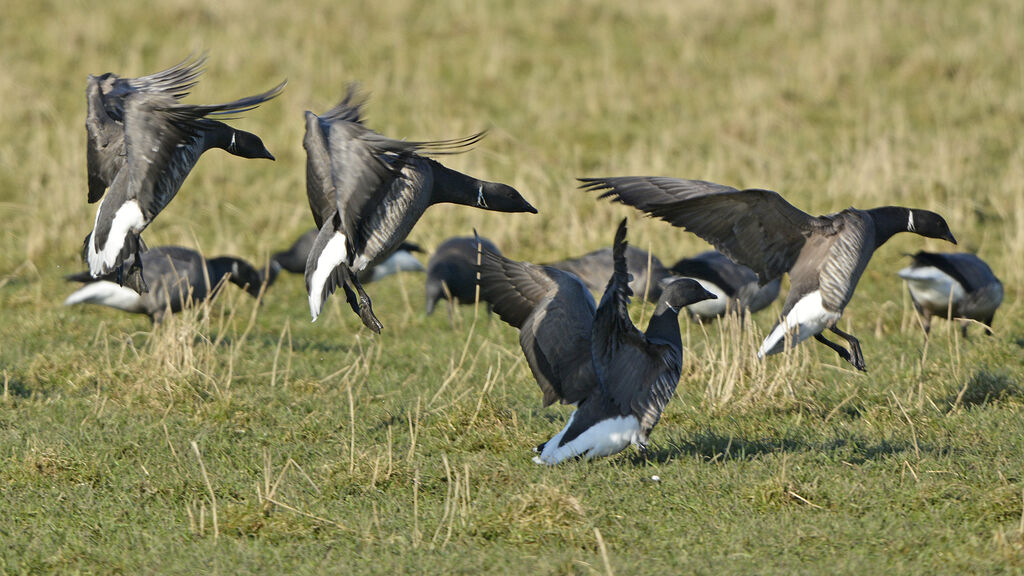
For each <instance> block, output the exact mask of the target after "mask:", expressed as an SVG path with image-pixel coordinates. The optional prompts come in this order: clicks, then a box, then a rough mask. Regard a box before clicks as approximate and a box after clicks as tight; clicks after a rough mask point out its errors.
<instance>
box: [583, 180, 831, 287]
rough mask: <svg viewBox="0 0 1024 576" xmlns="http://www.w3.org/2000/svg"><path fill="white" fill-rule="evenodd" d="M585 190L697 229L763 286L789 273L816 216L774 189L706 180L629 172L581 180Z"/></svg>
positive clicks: (683, 226) (687, 228)
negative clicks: (743, 188)
mask: <svg viewBox="0 0 1024 576" xmlns="http://www.w3.org/2000/svg"><path fill="white" fill-rule="evenodd" d="M580 181H581V182H583V185H582V188H584V189H586V190H592V191H600V192H602V194H601V196H600V197H601V198H606V197H611V198H612V199H613V200H615V201H618V202H622V203H623V204H628V205H630V206H633V207H635V208H637V209H639V210H641V211H643V212H646V213H647V214H649V215H651V216H657V217H659V218H661V219H662V220H665V221H666V222H669V223H671V224H672V225H673V226H678V227H681V228H684V229H686V230H689V231H690V232H693V233H694V234H696V235H697V236H700V237H701V238H703V239H704V240H706V241H707V242H710V243H711V244H712V245H714V246H715V248H717V249H718V250H719V251H720V252H722V253H723V254H725V255H726V256H728V257H729V258H731V259H733V261H735V262H738V263H740V264H743V265H744V266H747V267H748V268H750V269H752V270H754V272H756V273H757V275H758V277H759V278H760V282H761V283H762V284H764V283H767V282H768V281H770V280H772V279H774V278H778V277H779V276H781V275H782V274H784V273H785V272H786V271H788V270H789V269H790V268H791V267H792V265H793V263H794V262H795V261H796V258H797V256H798V255H799V254H800V249H801V248H802V247H803V243H804V238H805V235H806V234H807V233H809V231H810V230H812V229H813V228H814V227H815V226H816V223H817V219H816V218H815V217H813V216H811V215H809V214H807V213H805V212H803V211H801V210H799V209H797V208H796V207H794V206H793V205H792V204H790V203H789V202H787V201H786V200H785V199H783V198H782V196H780V195H779V194H778V193H776V192H772V191H770V190H758V189H750V190H737V189H735V188H732V187H729V186H722V185H720V184H714V183H711V182H704V181H702V180H682V179H677V178H661V177H643V176H635V177H634V176H627V177H621V178H580Z"/></svg>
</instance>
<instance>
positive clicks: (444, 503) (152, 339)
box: [0, 0, 1024, 574]
mask: <svg viewBox="0 0 1024 576" xmlns="http://www.w3.org/2000/svg"><path fill="white" fill-rule="evenodd" d="M382 4H383V5H382ZM1022 31H1024V8H1022V5H1021V4H1020V3H1019V2H1011V1H996V0H993V1H985V2H972V3H963V2H954V1H939V2H928V3H926V2H886V1H883V0H877V1H875V0H872V1H868V0H861V1H852V2H843V3H819V2H810V1H803V0H780V1H777V2H772V3H753V2H739V1H726V2H717V1H715V2H713V1H698V2H686V3H678V2H674V1H667V0H665V1H661V0H655V1H652V2H643V3H632V4H630V5H624V4H623V5H618V4H615V5H612V4H605V3H598V2H591V1H583V2H575V3H533V2H506V3H500V4H498V3H485V2H468V1H463V2H457V1H452V2H443V3H421V2H389V3H377V2H345V3H339V2H335V1H322V2H321V1H310V2H307V3H305V5H304V6H302V7H294V6H292V5H285V4H280V5H279V4H278V3H272V2H264V1H262V0H251V1H246V2H243V1H241V0H228V1H226V2H221V3H218V5H217V6H212V5H211V6H206V5H203V4H199V3H193V2H187V1H185V0H178V1H174V2H162V3H159V4H158V5H157V6H142V5H136V3H129V2H108V3H91V2H67V3H49V4H47V3H44V4H28V3H16V4H15V5H13V6H8V7H6V8H5V14H4V17H3V18H0V40H2V44H3V46H4V49H3V50H2V51H0V66H2V69H3V70H4V74H3V75H2V76H0V216H2V217H3V222H4V226H3V227H2V228H0V371H2V378H3V383H4V387H3V392H2V399H0V540H2V542H3V545H2V546H0V572H9V573H33V574H35V573H43V572H55V573H62V574H67V573H76V572H77V573H128V574H135V573H209V572H213V573H246V572H261V573H280V572H298V573H312V572H327V573H344V572H359V573H393V572H396V571H404V572H414V573H446V574H447V573H452V572H456V573H471V574H478V573H481V572H488V573H492V572H494V573H581V574H588V573H595V572H596V573H608V572H614V573H616V574H630V573H698V574H710V573H758V574H765V573H779V574H793V573H823V572H833V573H848V574H863V573H951V574H959V573H1020V572H1022V571H1024V477H1022V470H1024V419H1022V418H1021V408H1022V405H1024V383H1022V376H1024V366H1022V361H1021V358H1022V356H1024V350H1022V348H1024V310H1022V308H1021V306H1020V296H1021V286H1022V282H1024V268H1022V267H1021V265H1020V263H1021V262H1022V261H1024V145H1022V143H1021V139H1020V135H1021V134H1022V133H1024V67H1022V65H1021V60H1020V55H1021V54H1022V53H1024V32H1022ZM203 49H205V50H208V51H209V65H208V71H207V73H206V75H205V76H204V78H203V81H202V83H201V84H200V85H199V86H198V87H197V88H196V89H195V91H194V93H193V96H191V97H190V101H194V102H219V101H226V100H229V99H233V98H236V97H240V96H243V95H247V94H252V93H256V92H259V91H262V90H265V89H267V88H269V87H271V86H273V85H274V84H276V83H277V82H278V81H280V79H281V78H284V77H287V78H288V80H289V85H288V88H287V89H286V91H285V93H284V94H283V95H282V96H281V97H279V98H278V99H276V100H274V101H272V102H269V103H267V104H265V105H263V106H262V107H261V108H259V109H257V110H254V111H252V112H250V113H247V114H246V115H245V117H244V118H242V119H240V120H237V121H236V122H235V124H236V125H238V126H239V127H241V128H244V129H246V130H251V131H253V132H256V133H257V134H259V135H261V137H262V138H263V139H264V141H265V142H266V143H267V146H268V147H269V149H270V150H271V151H272V152H273V153H274V154H275V155H276V156H277V158H278V161H277V162H275V163H271V162H264V161H244V160H240V159H237V158H233V157H228V155H226V154H222V153H216V152H214V153H211V154H209V155H207V156H206V157H204V158H203V159H202V161H201V162H200V163H199V166H198V167H197V169H196V170H195V171H194V172H193V174H192V175H191V176H190V177H189V179H188V180H187V181H186V183H185V185H184V186H183V188H182V190H181V193H180V195H179V196H178V197H177V198H176V199H175V200H174V202H173V203H172V204H171V205H170V206H169V207H168V209H167V210H166V211H165V212H164V213H163V214H161V216H160V218H158V219H157V221H156V222H155V223H154V224H153V226H152V227H151V228H150V229H149V230H147V232H146V240H147V242H148V243H149V244H150V245H159V244H167V243H176V244H184V245H187V246H197V247H200V248H202V249H203V250H204V251H205V252H206V253H207V254H210V255H217V254H222V253H232V254H237V255H240V256H243V257H246V258H249V259H251V260H254V261H259V260H261V259H265V258H266V256H267V254H269V253H270V252H272V251H274V250H278V249H281V248H283V247H285V246H287V245H288V244H289V243H290V242H291V241H292V240H293V239H294V238H295V237H296V236H297V235H298V234H299V233H301V232H302V231H303V230H305V229H306V228H307V227H308V226H309V225H310V224H311V220H310V217H309V209H308V206H307V204H306V200H305V169H304V162H305V157H304V152H303V149H302V146H301V137H302V130H303V127H304V125H303V123H302V112H303V111H304V110H307V109H309V110H313V111H323V110H325V109H327V108H328V107H329V106H331V105H333V104H334V103H335V102H336V101H337V99H338V98H339V97H340V95H341V93H342V88H343V86H344V84H345V83H346V82H348V81H350V80H359V81H361V82H362V84H363V86H364V87H365V88H366V89H367V90H369V91H370V92H372V94H373V96H372V99H371V100H370V102H369V107H368V113H369V124H370V125H371V126H373V127H374V128H377V129H379V130H380V131H382V132H384V133H385V134H388V135H391V136H395V137H409V138H442V137H454V136H459V135H463V134H467V133H470V132H473V131H475V130H478V129H481V128H484V127H489V128H490V134H489V136H488V137H487V139H486V140H485V141H484V142H483V143H482V144H480V145H479V146H478V147H477V148H476V149H475V150H473V151H472V152H470V153H467V154H465V155H461V156H457V157H451V158H447V159H446V162H447V163H448V164H449V165H451V166H453V167H455V168H458V169H461V170H465V171H467V172H470V173H472V174H474V175H479V176H481V177H483V178H487V179H490V180H498V181H503V182H508V183H510V184H512V185H514V186H515V187H517V188H518V189H519V190H520V191H522V192H523V194H524V196H526V197H527V198H528V199H529V200H530V201H531V202H532V203H533V204H534V205H535V206H537V207H538V208H539V209H540V211H541V214H540V215H538V216H529V215H506V214H490V213H485V212H483V211H479V210H473V209H469V208H464V207H454V206H440V207H436V208H432V209H431V210H430V211H429V212H428V213H427V215H426V216H425V217H424V218H423V220H422V221H421V223H420V224H419V225H418V227H417V228H416V229H415V230H414V232H413V235H412V237H411V239H412V240H415V241H417V242H419V243H421V244H423V245H424V246H425V247H426V248H428V249H432V248H433V247H434V246H436V245H437V244H438V243H440V241H441V240H443V239H444V238H446V237H448V236H451V235H464V234H468V233H470V232H471V230H472V229H473V228H474V227H475V228H476V229H478V230H480V231H481V233H483V234H484V235H486V236H488V237H490V238H492V239H493V240H494V241H495V242H496V243H497V244H498V245H499V246H500V247H501V248H502V249H503V250H504V251H505V253H506V254H507V255H509V256H511V257H514V258H518V259H524V260H534V261H543V260H553V259H558V258H562V257H566V256H572V255H577V254H579V253H582V252H584V251H587V250H590V249H593V248H596V247H599V246H605V245H608V244H609V243H610V241H611V237H612V234H613V231H614V226H615V223H616V222H617V221H618V219H620V218H622V217H623V216H624V215H628V216H629V217H630V241H631V242H633V243H634V244H635V245H637V246H640V247H643V248H651V249H652V250H654V252H655V253H656V254H657V255H658V256H659V257H661V258H662V259H663V260H667V261H674V260H675V259H676V258H679V257H682V256H685V255H689V254H693V253H695V252H697V251H699V250H703V249H704V245H703V244H702V243H701V242H700V241H699V240H698V239H696V238H694V237H693V236H691V235H689V234H686V233H684V232H682V231H679V230H675V229H672V228H671V227H669V226H668V225H666V224H664V223H662V222H657V221H652V220H647V219H642V218H640V217H639V215H638V214H636V213H635V212H633V211H631V210H630V209H627V208H624V207H622V206H619V205H612V204H609V203H607V202H596V201H595V200H594V198H593V195H588V194H586V193H583V192H580V191H578V190H576V189H575V187H576V183H575V180H574V178H576V177H578V176H604V175H625V174H661V175H670V176H680V177H689V178H704V179H709V180H713V181H717V182H721V183H724V184H730V185H734V186H744V187H748V186H763V187H769V188H772V189H776V190H779V191H780V192H782V193H783V194H784V195H785V196H786V197H787V198H789V199H790V200H791V201H792V202H793V203H794V204H795V205H797V206H798V207H801V208H803V209H805V210H807V211H809V212H812V213H827V212H831V211H835V210H839V209H842V208H845V207H847V206H850V205H856V206H858V207H872V206H877V205H885V204H905V205H910V206H914V207H927V208H932V209H934V210H937V211H939V212H940V213H942V214H943V215H944V216H946V218H947V220H948V221H949V223H950V226H951V228H952V229H953V231H954V233H955V234H956V236H957V238H958V239H960V241H961V247H960V248H962V249H967V250H972V251H977V252H978V253H979V254H980V255H981V256H982V257H983V258H985V259H986V260H987V261H988V262H990V264H991V265H992V267H993V269H994V270H995V271H996V273H997V275H998V276H1000V278H1002V280H1003V281H1004V283H1005V285H1006V301H1005V303H1004V305H1003V308H1002V309H1001V310H1000V311H999V313H998V314H997V316H996V324H995V328H996V335H995V336H993V337H991V338H986V337H984V336H982V335H981V334H980V330H979V329H978V328H974V329H973V330H972V334H971V337H970V338H969V339H968V340H963V339H961V338H960V337H959V335H958V333H957V331H956V330H955V329H954V327H952V326H950V325H949V324H948V323H945V322H938V323H937V325H936V326H935V328H934V330H933V335H932V338H931V340H930V341H927V342H926V341H925V339H924V338H923V335H922V334H921V331H920V329H919V327H918V325H917V321H916V320H915V318H914V315H913V311H912V309H911V307H910V304H909V301H908V299H907V296H906V295H905V287H904V286H903V285H902V284H901V283H900V282H899V281H898V280H897V279H896V278H895V276H894V272H895V271H896V270H897V269H898V268H899V267H901V266H903V265H904V263H905V257H904V256H903V254H904V253H907V252H913V251H915V250H917V249H921V248H924V249H931V250H947V249H948V248H949V247H948V246H947V245H944V244H942V243H941V242H938V241H933V240H925V239H922V238H920V237H917V236H913V235H901V236H899V237H897V238H894V239H893V240H892V241H890V242H889V243H888V244H887V245H886V246H885V247H883V248H882V249H881V250H880V251H879V252H878V253H877V255H876V257H875V258H874V259H873V260H872V263H871V265H870V267H869V268H868V270H867V272H866V273H865V275H864V277H863V279H862V280H861V283H860V286H859V288H858V291H857V294H856V295H855V297H854V299H853V301H852V302H851V304H850V306H849V307H848V308H847V311H846V315H845V319H844V320H843V321H842V324H843V326H844V327H845V328H846V329H848V330H850V331H852V332H853V333H854V334H856V335H857V336H858V337H860V339H861V342H862V343H863V346H864V352H865V355H866V358H867V362H868V369H869V372H868V373H867V374H857V373H854V372H853V371H852V370H851V369H850V368H849V366H848V365H846V364H844V363H841V362H840V361H839V360H838V359H837V358H836V357H835V355H834V354H833V353H832V352H831V351H829V350H827V349H825V348H824V347H822V346H818V345H816V344H813V343H809V344H808V345H803V346H801V347H799V348H798V349H797V350H795V351H794V352H793V353H792V354H789V355H785V356H777V357H773V358H771V359H770V360H769V361H767V362H764V363H761V362H757V361H756V360H755V359H754V358H753V354H754V350H755V349H756V346H757V343H758V342H759V339H760V337H761V336H762V335H763V332H764V331H765V330H766V329H767V328H769V327H770V325H771V321H772V316H773V313H769V312H766V313H764V314H763V315H761V316H759V317H758V318H756V322H755V323H754V324H755V325H752V326H751V330H749V331H747V332H740V331H739V330H738V329H737V327H735V326H730V325H722V324H714V325H711V326H709V327H706V328H703V329H702V328H701V327H699V326H696V325H692V324H686V325H684V327H683V330H684V344H685V346H686V352H685V362H686V366H685V368H684V375H683V378H682V381H681V382H680V385H679V389H678V391H677V394H676V397H675V399H673V401H672V402H671V403H670V404H669V406H668V409H667V411H666V413H665V415H664V417H663V418H662V421H661V423H660V424H659V425H658V427H657V428H656V429H655V431H654V434H653V438H652V441H653V445H652V447H651V453H650V455H649V456H650V457H649V459H648V460H643V459H641V458H640V457H639V456H638V455H637V454H636V453H635V452H634V451H632V450H630V451H627V452H625V453H623V454H621V455H619V456H616V457H613V458H608V459H605V460H601V461H597V462H591V463H572V464H568V465H565V466H561V467H558V468H554V469H549V468H541V467H538V466H535V465H534V464H532V463H531V462H530V456H531V453H530V451H529V450H530V448H531V447H532V446H534V445H536V444H537V443H539V442H541V441H543V440H545V439H547V438H548V437H550V436H551V435H552V434H554V433H555V432H556V431H557V430H558V429H559V428H560V427H561V426H562V425H563V423H564V421H565V418H566V417H567V416H568V414H569V409H567V408H565V407H552V408H548V409H542V408H541V406H540V394H539V392H538V389H537V387H536V384H535V383H534V382H533V380H532V378H531V376H530V373H529V369H528V368H527V366H526V364H525V361H524V360H523V358H522V354H521V352H520V351H519V348H518V343H517V335H516V333H515V330H513V329H511V328H510V327H508V326H506V325H505V324H503V323H501V322H500V321H498V320H496V319H490V320H489V319H488V318H487V317H486V315H484V314H483V311H482V310H481V311H480V314H479V316H476V315H475V314H474V311H473V309H472V308H463V309H461V310H458V311H457V312H456V316H455V322H454V325H452V324H449V322H448V319H447V318H446V317H445V316H446V315H445V314H444V313H441V314H435V316H433V317H430V318H426V317H424V316H423V314H422V299H423V296H422V291H423V287H422V282H423V279H422V276H421V275H416V274H406V275H401V276H398V277H391V278H388V279H386V280H385V281H383V282H380V283H377V284H373V285H370V286H368V291H369V292H370V294H371V295H372V296H373V298H374V303H375V310H376V311H377V314H378V316H379V317H380V319H381V321H382V322H383V324H384V326H385V330H384V333H383V335H382V336H379V337H378V336H374V335H372V334H370V333H369V332H368V331H366V330H365V329H363V328H361V327H360V324H359V320H358V318H357V317H356V316H355V315H354V314H352V313H351V311H350V310H348V309H347V307H346V306H345V304H344V302H343V301H342V299H341V298H338V297H334V298H332V299H331V301H330V302H329V304H328V306H327V307H326V309H325V313H324V315H323V317H322V318H321V319H320V320H318V321H317V323H316V324H311V323H310V322H309V321H308V318H309V316H308V309H307V305H306V300H305V293H304V289H303V284H302V279H301V278H298V277H287V278H282V279H281V281H280V282H279V283H278V284H277V285H275V286H274V287H273V288H272V289H271V290H270V292H269V293H268V294H266V296H265V298H264V299H263V302H262V304H261V305H258V306H257V305H255V304H254V302H253V301H252V300H251V299H249V298H248V297H247V296H245V295H244V294H242V293H240V292H239V291H236V290H231V291H226V292H225V294H223V295H222V297H221V298H220V299H219V300H218V301H217V302H215V303H214V304H213V305H212V306H210V307H208V308H206V309H203V310H197V311H193V312H190V313H187V314H182V315H180V316H178V317H176V318H174V319H173V320H172V321H170V322H168V323H167V324H166V325H164V326H162V327H159V328H157V329H153V328H151V326H150V325H149V323H148V321H147V320H146V319H145V318H144V317H128V316H126V315H123V314H120V313H115V312H114V311H112V310H106V309H99V308H88V307H76V308H63V307H61V306H60V302H61V301H62V300H63V298H64V297H65V296H66V295H67V294H68V293H69V292H70V291H71V289H72V287H71V286H69V285H67V284H66V283H65V282H64V281H63V280H62V276H63V275H64V274H66V273H68V272H71V271H77V270H79V269H81V268H82V266H83V265H82V264H81V262H80V260H79V258H78V254H79V251H80V247H81V241H82V238H83V237H84V236H85V234H86V233H87V232H88V230H89V228H90V226H91V225H92V221H93V217H94V214H95V212H94V210H95V208H94V207H93V206H89V205H87V203H86V201H85V196H86V194H85V189H86V181H85V153H84V143H85V134H84V131H83V122H84V117H85V110H84V100H85V99H84V87H85V78H86V74H88V73H102V72H106V71H114V72H117V73H119V74H123V75H129V76H132V75H140V74H145V73H150V72H153V71H156V70H158V69H161V68H163V67H166V66H169V65H171V64H173V63H175V62H177V61H179V60H180V59H182V58H183V57H184V56H185V55H187V54H188V53H189V51H192V50H203ZM778 310H779V305H778V304H777V305H776V307H775V309H774V313H777V312H778ZM634 312H635V316H636V318H637V319H640V318H641V317H646V316H649V314H650V308H649V307H648V308H646V309H645V308H644V307H643V306H642V305H640V304H636V305H635V306H634ZM652 476H658V477H660V481H659V482H654V481H652V480H651V477H652Z"/></svg>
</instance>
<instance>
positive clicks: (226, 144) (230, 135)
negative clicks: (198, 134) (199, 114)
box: [202, 120, 239, 156]
mask: <svg viewBox="0 0 1024 576" xmlns="http://www.w3.org/2000/svg"><path fill="white" fill-rule="evenodd" d="M202 126H203V151H204V152H205V151H206V150H210V149H211V148H220V149H222V150H227V151H228V152H230V153H232V154H234V155H236V156H237V155H238V153H239V152H238V146H237V139H236V138H235V129H234V128H232V127H231V126H228V125H227V124H225V123H223V122H218V121H216V120H204V121H203V123H202Z"/></svg>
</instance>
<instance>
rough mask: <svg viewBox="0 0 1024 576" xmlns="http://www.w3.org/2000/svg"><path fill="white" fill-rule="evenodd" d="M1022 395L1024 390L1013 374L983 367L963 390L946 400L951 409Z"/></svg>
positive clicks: (995, 401) (1005, 399)
mask: <svg viewBox="0 0 1024 576" xmlns="http://www.w3.org/2000/svg"><path fill="white" fill-rule="evenodd" d="M1022 397H1024V390H1021V388H1020V386H1019V385H1018V384H1017V381H1016V380H1014V379H1013V377H1012V376H1010V375H1008V374H1005V373H998V372H991V371H989V370H985V369H982V370H978V371H977V372H975V373H974V375H973V376H971V379H970V380H968V381H967V385H966V386H964V388H963V389H962V390H960V391H959V392H958V393H957V394H953V395H950V396H949V397H947V398H946V402H947V403H948V405H949V407H950V410H955V409H956V408H957V407H958V406H962V407H964V408H970V407H972V406H984V405H986V404H994V403H997V402H1004V401H1007V400H1010V399H1013V398H1018V399H1019V398H1022Z"/></svg>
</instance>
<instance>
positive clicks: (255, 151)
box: [227, 130, 276, 160]
mask: <svg viewBox="0 0 1024 576" xmlns="http://www.w3.org/2000/svg"><path fill="white" fill-rule="evenodd" d="M227 150H228V152H230V153H232V154H234V155H235V156H241V157H242V158H266V159H267V160H276V158H274V155H273V154H271V153H270V151H269V150H267V147H266V146H264V145H263V140H260V137H259V136H257V135H255V134H253V133H251V132H245V131H244V130H235V131H234V132H233V133H232V135H231V142H230V143H228V146H227Z"/></svg>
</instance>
